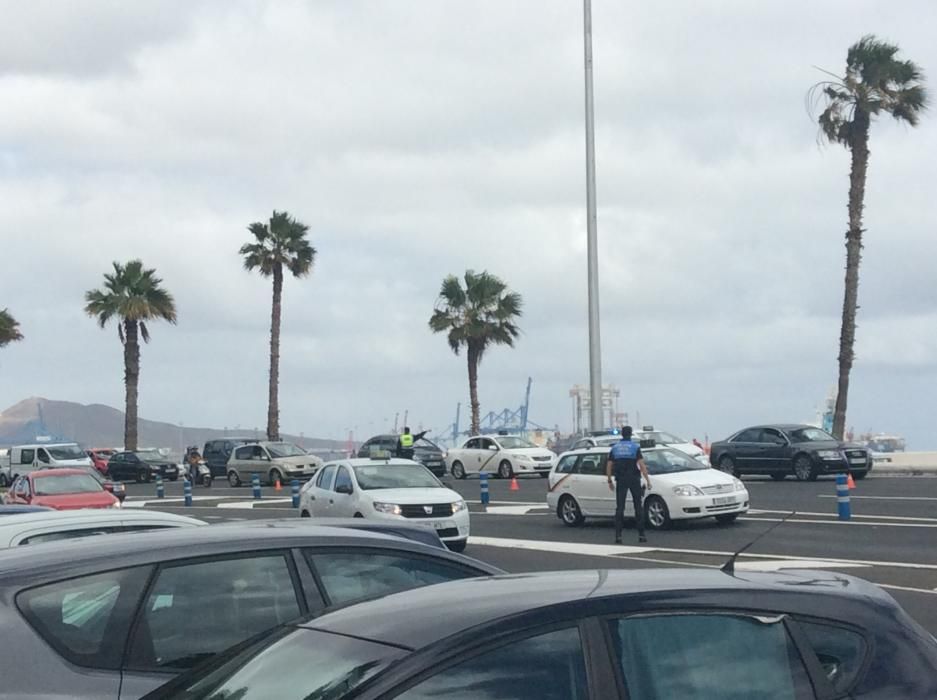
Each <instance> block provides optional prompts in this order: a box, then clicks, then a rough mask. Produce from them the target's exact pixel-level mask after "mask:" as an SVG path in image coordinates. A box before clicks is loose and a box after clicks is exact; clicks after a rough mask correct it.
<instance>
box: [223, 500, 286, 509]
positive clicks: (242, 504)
mask: <svg viewBox="0 0 937 700" xmlns="http://www.w3.org/2000/svg"><path fill="white" fill-rule="evenodd" d="M292 502H293V499H292V498H267V499H262V500H256V501H232V502H230V503H219V504H218V505H217V506H216V508H233V509H236V510H251V509H252V508H253V507H254V506H255V505H257V504H258V503H292Z"/></svg>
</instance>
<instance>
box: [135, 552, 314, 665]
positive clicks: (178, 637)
mask: <svg viewBox="0 0 937 700" xmlns="http://www.w3.org/2000/svg"><path fill="white" fill-rule="evenodd" d="M299 614H300V607H299V602H298V601H297V598H296V589H295V588H294V586H293V580H292V577H291V576H290V570H289V566H288V564H287V561H286V558H285V556H284V555H282V554H270V555H264V556H256V557H239V558H236V559H219V560H214V561H201V562H197V563H182V564H178V565H174V566H167V567H163V568H162V569H161V570H160V571H159V573H158V574H157V577H156V580H155V582H154V583H153V586H152V587H151V589H150V593H149V595H148V596H147V599H146V601H145V603H144V606H143V611H142V613H141V616H140V620H139V622H138V624H137V626H136V630H135V632H134V639H133V643H132V647H131V654H130V664H129V665H130V666H131V667H132V668H135V669H138V670H156V669H163V670H173V671H179V670H183V669H187V668H191V667H192V666H195V665H196V664H197V663H199V662H200V661H202V660H204V659H206V658H208V657H211V656H214V655H215V654H217V653H218V652H220V651H222V650H224V649H227V648H228V647H230V646H233V645H235V644H238V643H240V642H242V641H244V640H245V639H247V638H249V637H252V636H253V635H255V634H258V633H260V632H263V631H264V630H267V629H270V628H272V627H275V626H277V625H279V624H282V623H284V622H287V621H288V620H291V619H293V618H295V617H297V616H298V615H299Z"/></svg>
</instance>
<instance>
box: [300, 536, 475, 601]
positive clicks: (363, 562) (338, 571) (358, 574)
mask: <svg viewBox="0 0 937 700" xmlns="http://www.w3.org/2000/svg"><path fill="white" fill-rule="evenodd" d="M306 559H307V560H308V561H309V564H310V566H312V567H313V569H315V571H316V573H317V574H318V575H319V580H320V581H321V582H322V586H323V587H324V588H325V593H326V595H327V596H328V598H329V600H330V602H331V604H332V605H343V604H346V603H350V602H352V601H355V600H361V599H363V598H371V597H374V596H383V595H388V594H390V593H395V592H397V591H404V590H407V589H410V588H419V587H420V586H429V585H431V584H434V583H443V582H444V581H455V580H458V579H463V578H471V577H473V576H477V575H478V574H476V573H475V572H473V571H469V570H468V569H465V568H463V567H462V566H459V565H457V564H450V563H447V562H445V561H439V560H434V559H430V558H428V557H421V556H419V555H407V554H404V553H401V554H377V553H375V552H373V551H371V550H359V551H357V552H355V551H350V552H349V551H347V550H346V551H342V552H316V551H314V550H306Z"/></svg>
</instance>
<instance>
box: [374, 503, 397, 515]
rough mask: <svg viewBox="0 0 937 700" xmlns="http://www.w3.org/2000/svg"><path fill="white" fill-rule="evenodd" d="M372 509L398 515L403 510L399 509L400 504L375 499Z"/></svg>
mask: <svg viewBox="0 0 937 700" xmlns="http://www.w3.org/2000/svg"><path fill="white" fill-rule="evenodd" d="M372 505H373V506H374V510H376V511H377V512H378V513H387V514H389V515H400V514H401V513H402V512H403V511H402V510H400V506H398V505H397V504H396V503H380V502H378V501H375V502H374V503H373V504H372Z"/></svg>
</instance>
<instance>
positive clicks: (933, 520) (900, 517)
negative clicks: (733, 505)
mask: <svg viewBox="0 0 937 700" xmlns="http://www.w3.org/2000/svg"><path fill="white" fill-rule="evenodd" d="M790 512H791V511H789V510H761V509H757V508H752V509H751V510H749V511H748V514H749V515H758V514H760V513H776V514H779V515H786V514H788V513H790ZM797 515H809V516H811V517H818V518H837V517H839V515H838V514H837V513H809V512H806V511H800V510H799V511H797ZM852 517H853V518H862V519H865V520H875V519H879V520H909V521H914V522H925V523H937V518H915V517H911V516H910V515H866V514H864V513H862V514H856V513H853V514H852Z"/></svg>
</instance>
